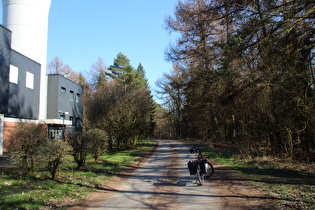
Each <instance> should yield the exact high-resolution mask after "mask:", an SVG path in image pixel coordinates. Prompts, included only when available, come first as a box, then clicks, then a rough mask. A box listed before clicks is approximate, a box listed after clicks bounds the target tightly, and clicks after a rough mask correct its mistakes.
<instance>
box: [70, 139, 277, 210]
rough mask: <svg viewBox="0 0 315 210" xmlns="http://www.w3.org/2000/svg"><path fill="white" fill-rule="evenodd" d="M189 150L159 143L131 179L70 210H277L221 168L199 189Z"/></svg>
mask: <svg viewBox="0 0 315 210" xmlns="http://www.w3.org/2000/svg"><path fill="white" fill-rule="evenodd" d="M188 149H189V148H187V147H186V146H184V145H183V144H181V143H180V142H177V141H169V140H159V146H158V147H157V149H156V151H155V152H154V153H153V154H152V156H151V157H150V158H148V159H147V160H146V161H145V162H144V163H142V164H141V165H140V166H139V167H138V168H137V169H136V170H135V172H134V174H133V175H132V176H130V177H128V178H126V179H120V180H118V181H117V182H121V183H115V184H114V186H115V187H109V186H104V187H102V188H101V189H100V192H99V194H98V195H99V196H98V197H97V199H96V198H89V199H88V200H85V202H82V203H81V204H79V205H78V206H76V207H73V208H71V209H72V210H78V209H90V210H93V209H172V210H173V209H180V210H185V209H270V208H273V209H276V205H275V204H274V203H273V201H272V200H271V199H272V198H268V197H265V196H264V195H262V193H261V192H260V191H259V189H256V188H254V187H253V186H251V185H249V184H248V183H247V182H246V180H243V179H240V178H239V177H238V176H237V175H235V173H234V172H232V171H230V170H229V169H227V168H224V167H222V166H216V165H214V167H215V173H214V175H213V177H212V178H210V179H209V180H206V181H205V183H204V185H202V186H200V185H198V184H197V183H196V177H195V176H194V175H192V176H190V175H189V171H188V168H187V162H188V161H189V160H193V159H194V158H195V155H194V154H190V153H189V152H188ZM210 162H211V161H210ZM102 193H103V194H102ZM100 195H101V196H100Z"/></svg>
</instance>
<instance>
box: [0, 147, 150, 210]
mask: <svg viewBox="0 0 315 210" xmlns="http://www.w3.org/2000/svg"><path fill="white" fill-rule="evenodd" d="M155 145H156V143H155V142H154V141H139V143H138V145H137V146H136V148H135V149H132V150H128V151H120V152H111V153H108V154H106V155H103V156H102V157H101V158H100V160H99V161H98V162H97V163H95V162H93V158H88V160H87V162H86V167H85V168H84V169H82V170H76V164H75V162H74V161H73V157H72V156H67V157H66V158H64V159H63V161H62V165H61V167H60V170H59V173H58V177H57V179H56V180H55V181H52V180H50V179H49V178H50V174H49V173H48V172H47V171H45V170H44V168H45V166H44V165H43V164H41V163H39V164H38V165H37V167H36V168H37V170H36V171H35V172H34V173H33V174H32V175H30V176H27V177H22V176H21V175H19V174H20V173H19V169H18V168H9V169H6V170H1V172H0V209H3V210H6V209H65V208H66V207H68V206H69V205H71V204H73V203H74V202H76V201H78V200H79V199H81V198H82V197H84V196H86V195H87V194H88V193H90V192H92V191H94V190H95V189H97V188H98V187H99V186H102V185H103V184H104V183H106V182H108V181H110V179H111V177H113V176H115V175H117V174H119V172H121V171H122V170H123V169H124V168H126V167H127V166H128V165H131V164H132V163H134V162H135V161H138V160H139V159H140V158H142V157H144V156H145V155H146V154H148V153H149V151H151V150H152V149H153V148H154V147H155Z"/></svg>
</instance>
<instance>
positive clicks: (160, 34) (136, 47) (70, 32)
mask: <svg viewBox="0 0 315 210" xmlns="http://www.w3.org/2000/svg"><path fill="white" fill-rule="evenodd" d="M177 1H178V0H89V1H83V0H52V4H51V9H50V15H49V35H48V52H47V62H48V63H49V62H50V61H51V60H52V59H53V58H54V57H55V56H58V57H59V58H60V59H61V60H62V61H63V62H64V63H65V64H68V65H69V66H70V67H71V68H72V69H73V70H75V71H77V72H82V73H85V72H88V71H89V70H90V69H91V66H92V64H94V63H95V62H96V61H97V59H98V57H101V58H103V59H104V61H105V63H106V64H107V66H110V65H111V64H112V63H113V61H114V58H116V56H117V54H118V53H119V52H121V53H123V54H124V55H126V56H127V57H128V58H129V59H130V62H131V65H132V66H133V67H135V68H137V66H138V64H139V63H140V62H141V63H142V65H143V66H144V68H145V70H146V77H147V78H148V80H149V84H150V86H151V89H153V90H154V89H155V82H156V80H157V79H158V78H160V77H162V75H163V73H164V72H169V71H170V69H171V68H172V64H171V63H169V62H166V61H165V59H164V58H165V55H164V52H165V49H166V48H167V47H168V46H169V44H170V43H171V42H172V40H174V38H173V37H172V36H173V35H170V34H169V33H168V32H167V31H166V30H165V23H164V20H165V18H166V17H167V16H170V15H173V13H174V9H175V5H176V4H177ZM0 15H1V16H0V17H2V6H1V9H0Z"/></svg>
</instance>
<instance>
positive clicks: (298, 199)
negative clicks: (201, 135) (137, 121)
mask: <svg viewBox="0 0 315 210" xmlns="http://www.w3.org/2000/svg"><path fill="white" fill-rule="evenodd" d="M182 141H183V142H184V143H186V144H187V145H190V146H192V145H195V144H200V145H199V148H200V149H201V151H202V152H203V155H205V156H206V157H209V158H211V159H212V160H214V161H215V162H216V163H217V164H221V165H224V166H227V167H229V168H231V169H233V170H234V171H236V172H237V173H239V174H240V176H242V177H244V178H246V179H248V180H249V183H250V184H252V185H255V186H259V188H260V189H262V190H263V192H264V193H265V195H266V196H268V197H273V198H275V200H278V201H279V202H280V203H281V204H283V206H284V208H288V209H314V210H315V163H314V162H312V163H306V162H300V161H293V160H290V159H279V158H273V157H259V158H252V159H243V158H241V157H240V156H237V155H231V154H233V153H231V152H230V151H228V148H223V149H218V148H216V149H213V148H209V147H208V146H207V145H205V144H204V143H203V142H202V141H200V142H197V143H196V142H195V141H190V140H182Z"/></svg>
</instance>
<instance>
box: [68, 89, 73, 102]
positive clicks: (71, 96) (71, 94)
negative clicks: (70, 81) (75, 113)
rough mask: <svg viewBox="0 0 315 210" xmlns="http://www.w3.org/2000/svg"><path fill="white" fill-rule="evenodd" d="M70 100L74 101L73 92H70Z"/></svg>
mask: <svg viewBox="0 0 315 210" xmlns="http://www.w3.org/2000/svg"><path fill="white" fill-rule="evenodd" d="M69 100H70V101H73V100H74V92H73V91H72V90H70V95H69Z"/></svg>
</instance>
